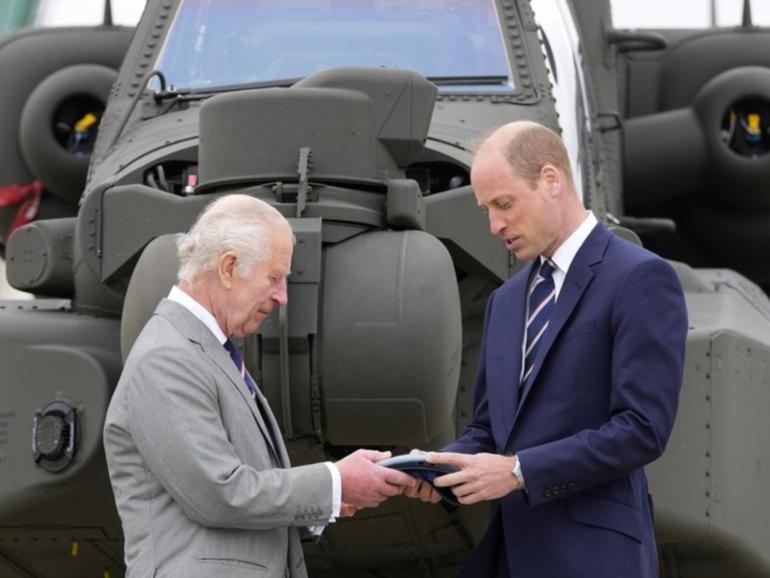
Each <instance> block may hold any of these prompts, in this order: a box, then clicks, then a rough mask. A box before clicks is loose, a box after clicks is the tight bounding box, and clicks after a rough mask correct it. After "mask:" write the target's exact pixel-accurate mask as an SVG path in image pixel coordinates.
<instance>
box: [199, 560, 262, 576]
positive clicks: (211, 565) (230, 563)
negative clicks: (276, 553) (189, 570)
mask: <svg viewBox="0 0 770 578" xmlns="http://www.w3.org/2000/svg"><path fill="white" fill-rule="evenodd" d="M196 562H197V565H198V570H199V572H200V575H201V576H235V577H237V576H253V575H254V574H255V573H267V566H265V565H264V564H260V563H259V562H255V561H253V560H239V559H237V558H220V557H214V556H206V557H201V558H198V559H197V560H196Z"/></svg>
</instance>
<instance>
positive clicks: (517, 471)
mask: <svg viewBox="0 0 770 578" xmlns="http://www.w3.org/2000/svg"><path fill="white" fill-rule="evenodd" d="M513 475H514V476H516V479H518V480H519V489H520V490H524V491H526V489H527V484H526V483H525V482H524V472H522V471H521V459H520V458H519V456H516V465H515V466H514V467H513Z"/></svg>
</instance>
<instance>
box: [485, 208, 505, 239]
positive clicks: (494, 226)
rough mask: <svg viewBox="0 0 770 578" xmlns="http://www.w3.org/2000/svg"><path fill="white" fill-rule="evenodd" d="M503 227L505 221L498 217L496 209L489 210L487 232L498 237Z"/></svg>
mask: <svg viewBox="0 0 770 578" xmlns="http://www.w3.org/2000/svg"><path fill="white" fill-rule="evenodd" d="M503 229H505V221H503V219H501V218H500V216H499V215H498V214H497V212H496V211H494V210H493V209H490V210H489V232H490V233H492V234H493V235H494V236H496V237H499V236H500V235H501V234H502V232H503Z"/></svg>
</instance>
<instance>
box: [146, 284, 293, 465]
mask: <svg viewBox="0 0 770 578" xmlns="http://www.w3.org/2000/svg"><path fill="white" fill-rule="evenodd" d="M157 313H158V314H159V315H163V316H164V317H166V318H167V319H169V320H170V321H171V322H172V323H173V324H174V325H175V326H176V327H177V329H179V331H180V332H181V333H182V334H183V335H184V336H185V337H187V338H188V339H189V340H190V341H192V342H193V343H197V344H198V345H199V346H200V348H201V350H202V351H203V353H204V354H205V355H206V356H207V357H208V358H209V359H211V361H212V362H213V363H214V364H215V365H217V366H218V367H219V368H220V369H221V370H222V371H223V372H224V374H225V375H226V376H227V378H228V379H229V381H230V383H231V385H232V386H233V387H234V388H235V390H236V391H237V392H238V395H239V396H240V397H241V398H242V399H243V402H244V403H245V404H246V405H247V406H248V408H249V411H250V412H251V415H253V416H254V420H255V421H256V423H257V426H258V427H259V430H260V433H261V434H262V437H264V438H265V442H266V444H267V447H268V448H270V451H271V452H272V454H273V458H274V459H275V460H276V463H279V464H285V463H287V462H286V461H285V459H284V458H285V453H286V452H285V449H284V448H281V452H280V453H279V452H278V451H277V449H276V447H275V445H274V444H273V439H274V438H273V436H272V435H271V434H270V429H269V428H270V425H268V424H266V423H265V420H263V419H262V415H261V413H262V412H261V411H260V410H259V407H257V405H256V404H255V403H254V400H252V399H251V395H250V394H249V392H248V388H247V387H246V384H245V383H244V381H243V378H242V377H241V374H240V372H239V371H238V368H236V367H235V364H234V363H233V360H232V359H231V358H230V355H229V354H228V353H227V350H226V349H225V348H224V347H223V346H222V345H221V344H220V343H219V342H218V341H217V339H216V337H214V334H213V333H211V331H209V329H208V327H206V326H205V325H204V324H203V323H202V322H201V321H200V320H199V319H198V318H197V317H195V315H193V314H192V313H191V312H190V311H188V310H187V309H186V308H185V307H183V306H182V305H180V304H179V303H176V302H174V301H171V300H169V299H164V300H163V301H161V302H160V304H159V305H158V309H157ZM252 381H253V379H252ZM257 400H258V403H261V404H263V405H262V407H263V408H265V415H266V416H269V419H273V418H272V413H271V412H270V410H269V408H268V407H267V402H266V401H265V398H264V397H263V396H262V394H261V393H260V391H259V388H257ZM274 421H275V420H274V419H273V422H274ZM273 428H274V429H273V431H277V427H276V426H275V424H274V423H273ZM277 435H278V436H279V437H278V438H275V439H279V438H280V433H278V434H277Z"/></svg>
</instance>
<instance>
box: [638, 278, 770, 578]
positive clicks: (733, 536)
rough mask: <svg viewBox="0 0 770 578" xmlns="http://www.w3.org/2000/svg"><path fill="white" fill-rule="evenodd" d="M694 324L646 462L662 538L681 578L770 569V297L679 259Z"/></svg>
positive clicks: (752, 574)
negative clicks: (662, 437) (671, 415)
mask: <svg viewBox="0 0 770 578" xmlns="http://www.w3.org/2000/svg"><path fill="white" fill-rule="evenodd" d="M677 270H678V271H679V273H680V277H681V278H682V281H683V285H684V287H685V292H686V298H687V307H688V315H689V324H690V333H689V336H688V340H687V357H686V366H685V378H684V384H683V387H682V396H681V399H680V406H679V413H678V416H677V421H676V424H675V427H674V432H673V434H672V436H671V439H670V441H669V444H668V447H667V449H666V452H665V454H664V455H663V457H662V458H661V459H660V460H658V461H657V462H655V463H654V464H652V465H651V466H650V467H649V468H648V473H649V478H650V484H651V489H652V493H653V497H654V500H655V507H656V535H657V537H658V541H659V542H660V543H662V544H667V545H669V546H670V547H671V548H672V549H673V551H675V552H676V557H675V558H676V560H678V562H677V571H678V572H679V574H677V575H678V576H681V577H682V578H687V577H690V576H692V577H697V578H712V577H713V578H717V577H721V576H731V577H736V578H741V577H745V578H749V577H755V576H765V575H770V550H768V548H767V545H768V544H770V528H769V527H768V525H767V520H769V519H770V503H768V502H767V500H764V499H762V496H763V495H764V493H766V490H767V488H768V487H770V468H768V467H767V464H770V429H768V428H767V427H766V426H767V423H768V415H769V414H768V409H769V408H770V300H768V299H767V297H766V296H765V295H764V294H762V293H761V291H759V289H758V288H757V287H756V286H755V285H753V284H752V283H751V282H749V281H748V280H746V279H745V278H743V277H741V276H740V275H738V274H736V273H734V272H731V271H718V270H703V271H697V270H692V269H689V268H688V267H686V266H685V265H682V264H677Z"/></svg>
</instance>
